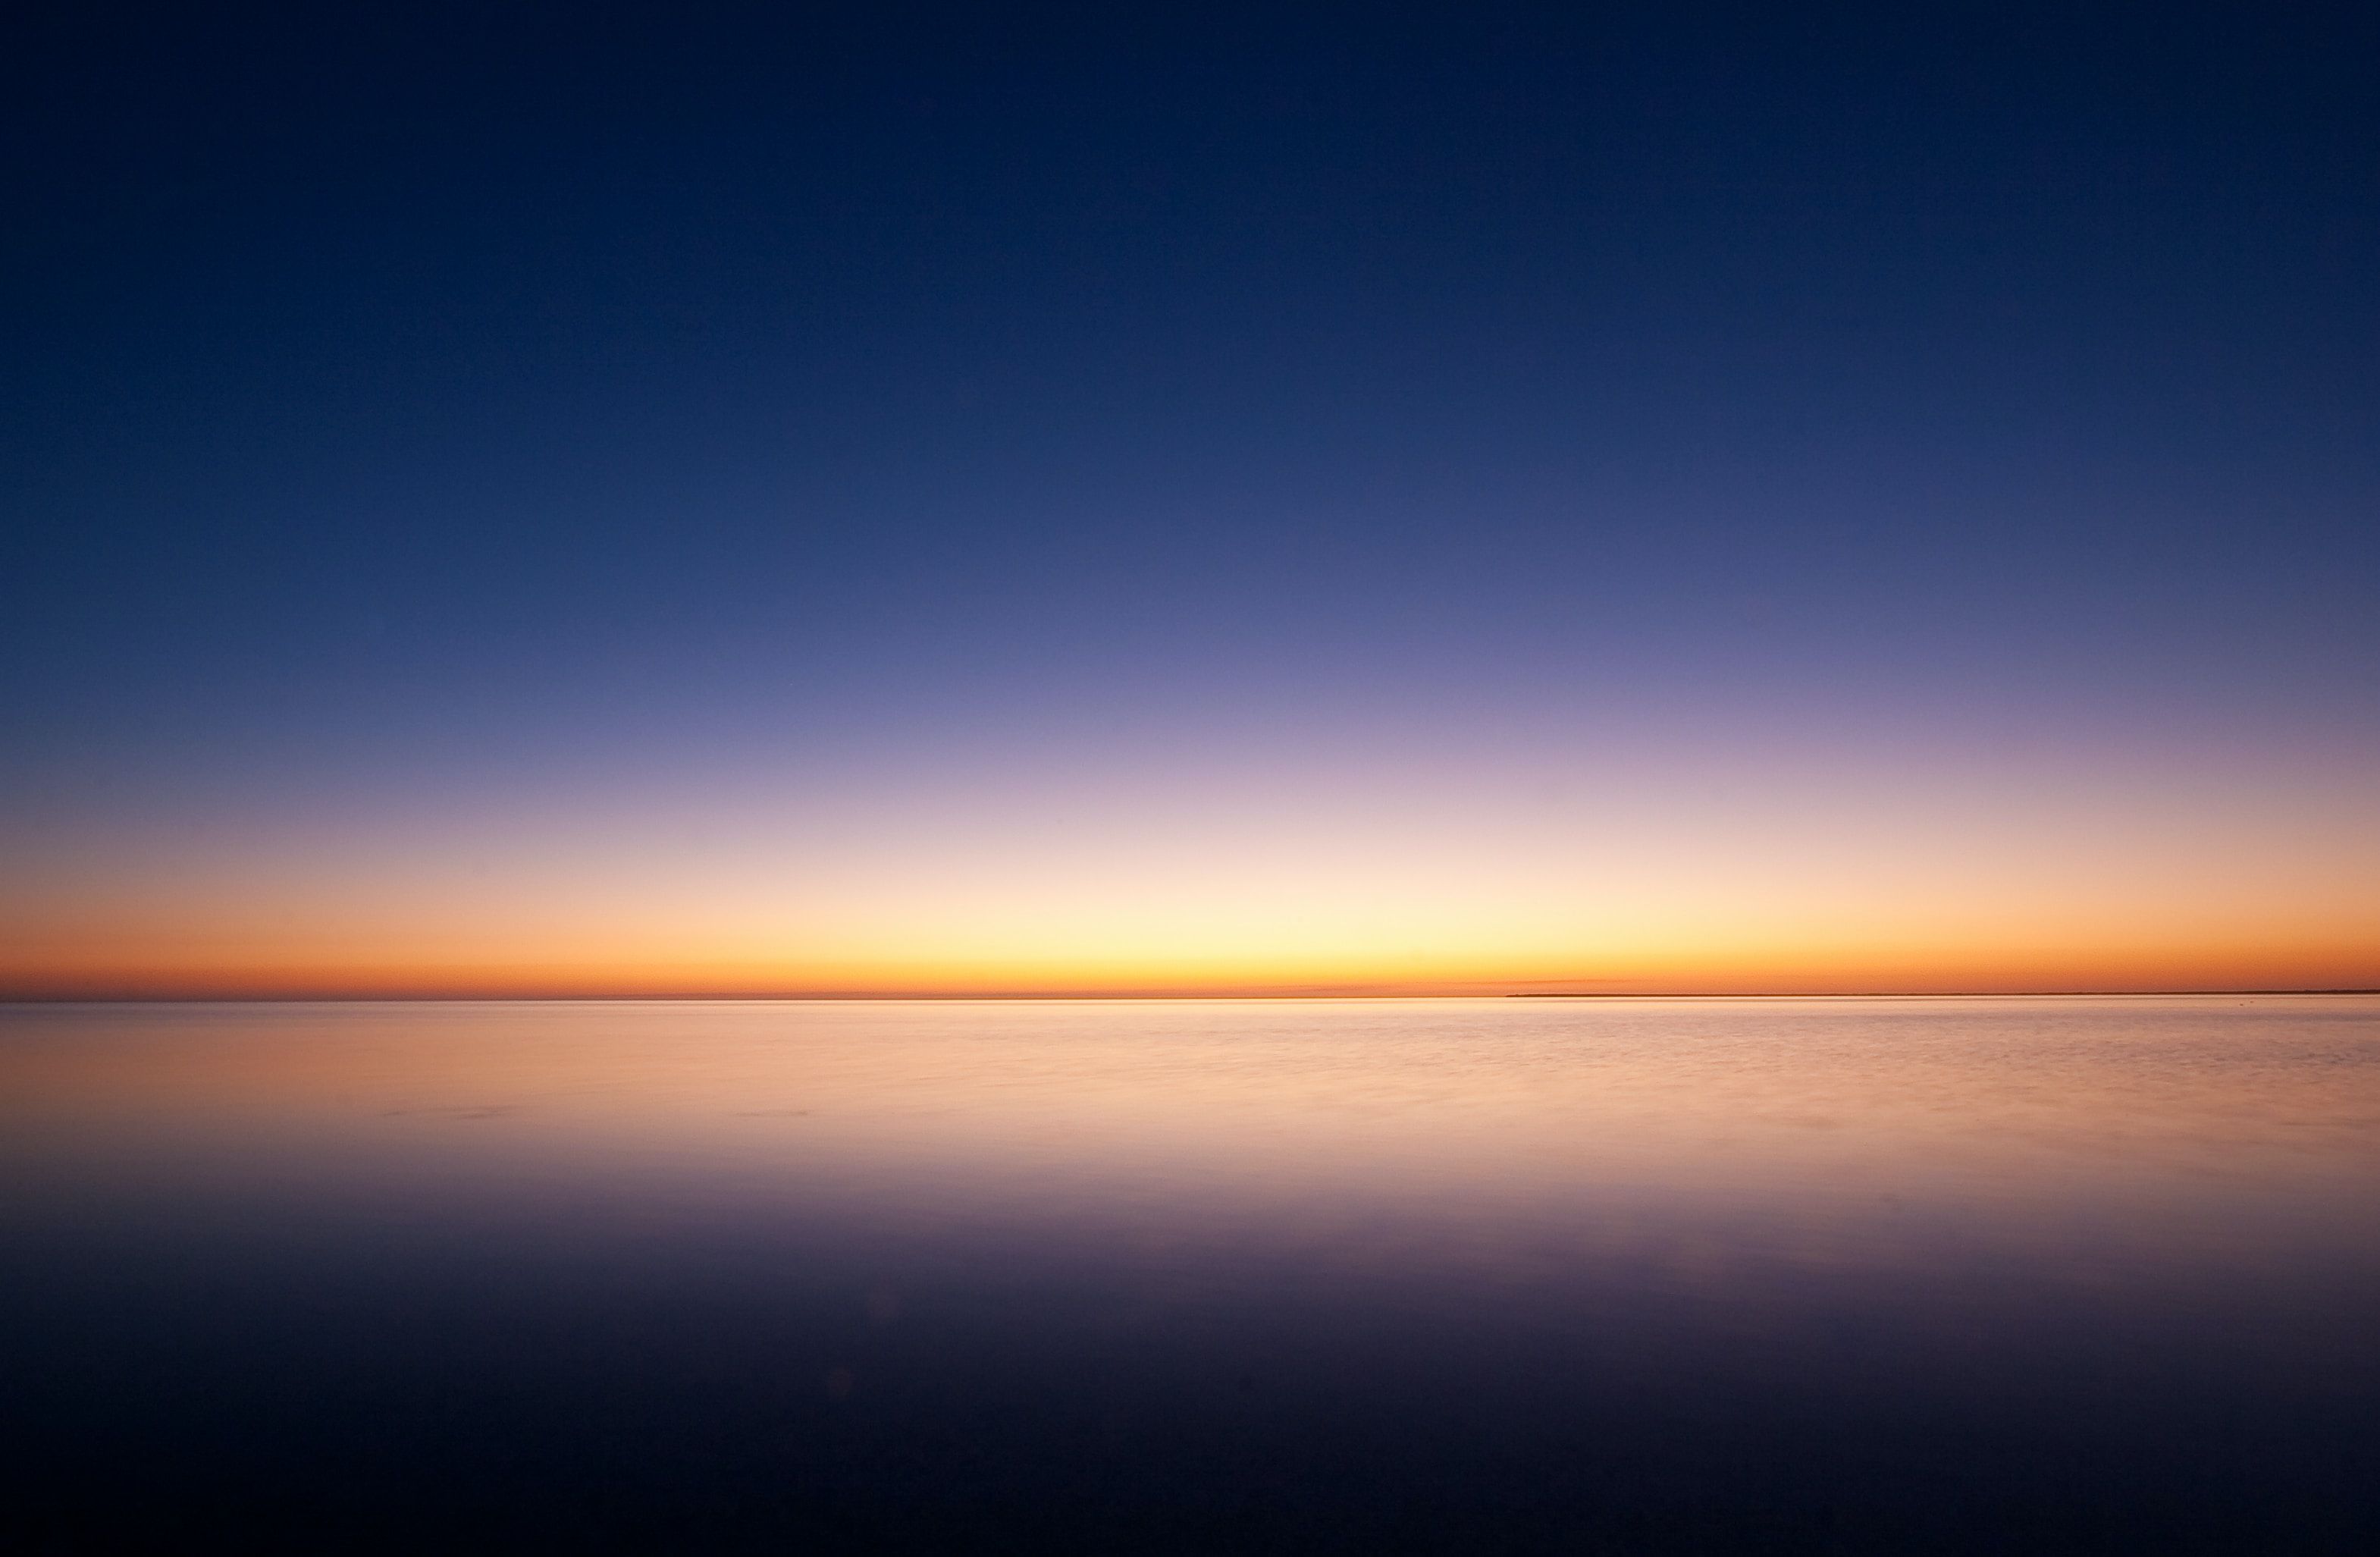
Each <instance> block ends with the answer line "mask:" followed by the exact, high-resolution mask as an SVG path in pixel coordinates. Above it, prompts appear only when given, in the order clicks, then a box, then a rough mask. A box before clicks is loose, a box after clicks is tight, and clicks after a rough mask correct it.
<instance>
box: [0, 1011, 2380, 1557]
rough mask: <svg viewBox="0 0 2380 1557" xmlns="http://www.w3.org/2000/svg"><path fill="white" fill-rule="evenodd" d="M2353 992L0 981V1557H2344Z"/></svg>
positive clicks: (2355, 1116)
mask: <svg viewBox="0 0 2380 1557" xmlns="http://www.w3.org/2000/svg"><path fill="white" fill-rule="evenodd" d="M2375 1192H2380V1001H2375V1000H2373V999H2366V998H2360V997H2290V998H2261V999H2242V998H2240V997H2227V998H2222V999H2212V998H2207V999H2091V1000H1977V1001H1951V1000H1922V1001H1921V1000H1910V1001H1897V1000H1780V1001H1706V1002H1697V1001H1666V1000H1664V1001H1656V1000H1643V1001H1636V1000H1626V1001H1525V1000H1505V1001H1480V1002H1453V1001H1446V1002H1345V1003H1336V1002H1245V1003H1240V1002H1208V1003H1181V1004H1172V1003H1119V1004H1106V1003H1051V1004H1038V1003H1014V1004H708V1003H706V1004H486V1005H473V1004H387V1005H372V1004H347V1005H271V1006H232V1005H203V1006H164V1005H149V1006H18V1007H13V1008H0V1434H5V1438H6V1441H5V1443H0V1451H5V1454H0V1544H15V1545H18V1546H31V1547H34V1548H36V1549H39V1548H42V1547H56V1548H59V1549H65V1550H73V1549H79V1548H82V1547H97V1546H100V1545H103V1544H111V1543H115V1542H118V1541H121V1540H123V1539H128V1538H129V1539H138V1540H141V1541H145V1542H148V1543H151V1544H153V1545H156V1546H158V1547H177V1546H180V1545H183V1544H188V1542H190V1541H191V1540H192V1539H193V1538H195V1537H196V1536H197V1535H199V1534H200V1533H203V1532H211V1531H225V1530H229V1531H235V1532H238V1533H242V1534H244V1535H247V1536H249V1537H250V1538H252V1539H254V1540H256V1541H258V1542H261V1543H264V1544H287V1545H295V1546H320V1545H324V1544H332V1545H338V1546H347V1547H352V1546H357V1545H370V1544H386V1545H390V1546H397V1547H407V1548H418V1547H419V1546H421V1545H424V1544H431V1543H438V1544H447V1543H452V1542H455V1541H456V1540H468V1541H477V1542H481V1543H488V1542H496V1543H504V1544H512V1545H527V1544H531V1543H538V1542H556V1543H561V1544H567V1545H572V1546H577V1547H601V1546H620V1547H634V1548H640V1549H649V1548H654V1547H660V1548H663V1549H681V1550H683V1549H695V1550H703V1549H715V1548H729V1547H739V1546H750V1547H756V1548H757V1547H767V1548H771V1549H774V1550H786V1549H804V1548H807V1549H813V1550H897V1549H918V1548H925V1549H938V1550H1015V1551H1147V1550H1151V1549H1164V1550H1196V1551H1265V1550H1279V1551H1317V1550H1348V1551H1358V1550H1360V1551H1373V1550H1378V1549H1380V1548H1383V1547H1399V1548H1406V1549H1419V1550H1482V1551H1487V1550H1503V1551H1531V1550H1541V1551H1926V1550H1937V1551H2172V1550H2176V1549H2185V1548H2187V1549H2197V1550H2223V1551H2230V1550H2241V1549H2248V1550H2256V1551H2364V1550H2375V1549H2380V1469H2375V1468H2374V1467H2375V1466H2380V1194H2375Z"/></svg>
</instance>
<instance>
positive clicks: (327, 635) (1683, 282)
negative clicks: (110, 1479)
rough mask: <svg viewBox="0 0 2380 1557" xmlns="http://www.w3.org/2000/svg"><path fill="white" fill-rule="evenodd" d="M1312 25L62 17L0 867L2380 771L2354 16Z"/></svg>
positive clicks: (2374, 433)
mask: <svg viewBox="0 0 2380 1557" xmlns="http://www.w3.org/2000/svg"><path fill="white" fill-rule="evenodd" d="M60 9H63V8H60ZM1284 9H1286V8H1283V7H1275V6H1265V7H1255V8H1251V9H1248V10H1246V11H1244V12H1233V11H1231V10H1227V9H1221V8H1216V7H1200V8H1196V9H1195V10H1190V11H1186V12H1184V13H1181V14H1178V15H1173V16H1167V17H1156V18H1151V17H1147V16H1144V15H1141V14H1139V13H1138V12H1136V11H1131V10H1128V9H1119V8H1112V7H1110V8H1093V7H1086V8H1083V9H1080V10H1071V11H1045V10H1033V11H1023V10H1018V11H998V10H997V9H996V8H994V9H991V10H987V9H986V8H980V7H954V8H951V9H948V10H941V9H923V10H894V9H887V8H879V7H867V8H856V9H854V10H852V11H850V12H848V13H840V14H839V13H833V12H826V11H818V12H806V11H804V10H802V9H801V8H798V7H796V8H785V7H754V8H751V9H748V10H735V9H713V8H704V9H699V10H698V11H696V12H692V13H689V12H687V11H686V10H685V9H683V8H680V7H656V8H654V10H653V11H652V12H650V13H649V14H647V15H644V16H641V17H635V16H629V15H626V14H625V13H619V14H614V15H611V16H608V17H602V18H593V19H590V18H589V17H588V16H586V15H583V14H574V13H573V12H572V11H571V10H570V9H568V8H555V9H553V10H552V11H549V12H545V13H542V14H532V13H528V12H503V13H499V14H493V15H492V14H490V13H489V12H487V11H486V10H484V9H481V8H478V7H472V8H454V9H439V8H435V7H425V6H406V7H396V8H392V9H390V10H388V11H386V12H383V13H379V14H371V15H367V14H364V13H359V12H352V11H348V10H346V9H341V10H338V11H336V12H334V13H328V12H326V13H318V14H312V15H297V14H294V13H293V14H284V13H281V12H276V11H273V10H250V11H245V12H243V11H237V10H229V11H212V10H210V11H184V12H182V13H180V14H178V15H176V16H174V17H171V18H161V17H158V16H154V15H150V14H147V13H143V12H140V11H136V10H115V11H108V10H101V11H93V12H77V13H76V14H75V15H73V16H71V17H64V16H60V17H52V18H46V19H44V20H42V21H39V22H37V23H36V24H35V26H34V27H33V28H32V29H31V30H30V31H27V32H23V33H20V34H19V35H18V40H17V43H16V44H15V45H14V46H12V49H11V50H10V53H11V55H12V59H11V61H10V62H9V63H8V64H7V65H6V67H5V68H6V73H7V79H6V82H5V83H0V100H5V103H6V107H5V109H0V112H5V114H6V125H5V138H4V139H5V143H6V148H7V151H6V157H7V164H6V181H7V209H8V212H9V219H8V222H7V224H6V229H7V237H6V260H5V264H6V272H5V288H4V289H0V291H4V293H5V302H0V310H5V314H0V318H5V335H0V352H5V362H6V374H5V386H6V396H7V398H6V416H5V431H0V483H5V485H0V493H5V502H6V536H5V541H0V546H5V550H0V656H4V657H5V659H0V664H5V672H6V674H5V675H0V737H5V742H6V749H7V757H6V763H5V766H0V785H6V786H7V789H8V791H9V792H10V793H11V794H13V795H14V796H15V799H14V800H13V801H12V802H11V804H12V805H14V806H17V807H18V808H20V811H21V814H31V813H32V812H34V811H41V810H43V809H47V808H49V807H51V806H53V805H55V804H66V805H68V806H69V807H70V808H71V807H73V806H79V805H82V804H84V803H85V802H86V801H90V797H93V796H104V795H107V794H118V795H120V796H121V797H122V798H121V800H120V802H119V803H120V804H122V805H124V806H126V807H139V806H152V807H154V806H158V805H164V804H168V803H170V802H173V801H174V800H175V797H177V796H180V797H188V795H190V794H196V793H199V792H200V791H202V790H205V789H207V788H208V787H209V786H223V787H225V788H228V789H232V790H241V791H245V792H246V793H249V795H250V796H252V797H260V796H261V797H271V796H276V795H280V794H283V793H284V792H302V791H303V790H304V789H305V788H306V787H307V786H308V785H335V784H358V783H364V782H366V780H365V779H363V778H362V777H359V776H358V775H363V774H373V773H376V774H382V775H387V774H395V775H397V776H396V777H395V778H393V779H390V780H389V781H388V782H392V783H396V784H399V785H412V784H418V783H423V782H436V780H437V775H439V774H447V775H452V774H453V773H455V772H474V771H480V770H487V771H497V770H504V769H507V768H508V767H509V768H515V769H518V770H519V771H521V772H534V771H538V770H540V768H541V767H543V768H553V769H556V770H569V769H573V768H582V769H583V768H585V767H588V766H589V765H592V766H598V767H600V766H602V765H605V764H611V765H613V766H623V765H625V766H629V767H634V766H637V765H638V764H643V765H646V766H650V765H651V764H653V763H654V762H656V761H661V762H662V763H663V764H664V765H666V761H667V759H666V758H662V759H657V758H655V756H654V755H653V753H654V752H655V751H656V750H664V751H677V752H681V753H685V754H686V758H685V760H688V761H696V760H705V758H704V754H706V753H709V754H711V755H712V756H717V755H718V754H720V753H722V752H726V751H729V750H731V749H732V750H738V751H748V750H752V749H774V748H780V747H788V746H791V747H798V746H801V745H802V744H803V743H806V742H807V743H810V744H812V745H818V746H834V745H836V744H837V743H841V744H842V745H843V746H845V747H851V748H866V749H868V750H872V751H876V752H878V753H879V754H880V756H881V757H882V760H885V761H889V762H895V763H897V762H901V761H914V762H930V761H932V760H934V753H935V751H936V750H937V749H938V748H941V747H942V746H944V745H945V744H947V743H949V742H952V741H955V740H960V739H962V738H965V737H968V736H969V733H970V732H972V733H974V734H975V735H976V736H980V735H981V733H982V732H983V731H985V730H986V729H1001V730H1006V731H1008V732H1011V733H1012V734H1013V735H1014V736H1015V738H1017V739H1020V740H1036V741H1051V742H1059V743H1063V742H1065V741H1069V740H1074V741H1081V742H1088V743H1093V744H1096V743H1097V742H1099V741H1100V740H1103V739H1111V738H1120V737H1119V736H1118V735H1117V733H1118V732H1120V731H1132V730H1141V731H1147V730H1149V729H1163V728H1166V727H1169V726H1176V727H1180V728H1197V729H1212V728H1223V727H1231V728H1238V729H1242V730H1243V733H1244V734H1245V730H1246V729H1250V728H1258V727H1269V728H1274V729H1290V728H1296V727H1301V726H1305V727H1311V726H1315V725H1318V724H1328V723H1329V722H1330V721H1331V720H1333V719H1346V720H1353V721H1355V722H1357V723H1363V722H1366V721H1369V722H1371V723H1373V724H1380V725H1385V726H1387V727H1390V728H1406V729H1407V730H1408V734H1409V735H1411V736H1412V738H1413V739H1415V740H1422V741H1426V740H1427V739H1432V738H1439V736H1438V735H1436V734H1433V732H1441V733H1443V736H1444V738H1461V737H1462V736H1463V735H1464V733H1466V732H1470V731H1473V730H1474V729H1475V727H1476V726H1477V725H1479V724H1482V723H1486V724H1493V723H1495V722H1496V721H1497V720H1499V719H1517V720H1526V719H1530V718H1540V717H1550V718H1555V719H1560V718H1562V717H1566V716H1573V715H1574V716H1576V717H1580V718H1585V717H1588V716H1589V715H1590V714H1592V713H1594V712H1596V711H1598V710H1600V711H1605V712H1608V711H1609V710H1610V709H1612V708H1615V707H1620V706H1622V705H1625V706H1628V707H1632V708H1638V709H1643V708H1668V709H1670V710H1672V711H1683V712H1682V714H1681V715H1680V717H1682V718H1683V719H1684V720H1685V721H1686V722H1687V723H1692V722H1693V721H1694V719H1696V718H1704V719H1708V720H1711V721H1719V722H1724V721H1726V720H1729V719H1736V718H1745V717H1752V716H1755V715H1756V714H1758V713H1760V712H1762V711H1767V712H1770V713H1776V712H1778V711H1779V710H1782V711H1784V712H1785V713H1786V714H1787V715H1790V716H1791V717H1795V718H1802V719H1806V720H1809V721H1812V722H1814V723H1815V725H1816V726H1818V727H1825V725H1826V724H1827V721H1828V719H1830V718H1831V719H1834V720H1836V721H1837V722H1838V723H1839V724H1842V723H1847V724H1854V725H1870V724H1872V725H1890V724H1896V723H1905V722H1908V721H1917V722H1920V723H1924V722H1934V723H1942V724H1958V723H1959V722H1961V721H1982V722H1983V723H1984V724H1985V725H1990V724H1992V722H1993V721H1995V720H1998V721H2001V722H2002V723H2004V724H2009V725H2010V727H2018V726H2022V725H2024V724H2026V723H2027V722H2028V721H2031V722H2034V723H2040V722H2045V721H2046V722H2047V723H2048V724H2053V725H2055V726H2057V727H2058V728H2061V729H2067V730H2086V729H2092V728H2107V727H2110V726H2114V727H2124V726H2127V724H2128V723H2129V724H2130V725H2131V726H2134V727H2136V728H2137V730H2145V731H2149V732H2152V733H2154V732H2155V731H2157V730H2159V729H2163V730H2166V731H2168V733H2173V734H2175V735H2176V738H2188V739H2221V740H2238V741H2259V740H2285V741H2286V740H2305V741H2310V742H2313V743H2316V744H2320V743H2321V742H2322V741H2324V740H2325V739H2328V738H2329V737H2330V736H2338V735H2342V734H2343V735H2344V736H2346V737H2347V738H2348V745H2349V747H2350V748H2352V749H2354V750H2359V751H2368V750H2369V749H2370V748H2371V745H2372V742H2373V739H2374V734H2375V731H2374V725H2375V720H2380V716H2375V713H2374V707H2375V699H2380V670H2375V667H2380V612H2375V611H2374V609H2373V605H2372V602H2373V601H2374V598H2375V586H2380V524H2375V515H2376V514H2380V198H2375V197H2380V107H2375V103H2380V93H2375V92H2374V91H2372V90H2371V81H2370V74H2371V67H2372V65H2373V62H2374V60H2375V59H2380V47H2376V46H2375V45H2380V27H2375V24H2374V19H2373V18H2372V17H2371V16H2370V15H2368V14H2367V15H2365V16H2362V17H2360V18H2359V17H2355V16H2353V15H2351V14H2350V13H2351V10H2352V8H2350V7H2331V8H2326V9H2324V8H2317V9H2316V10H2311V11H2306V12H2301V13H2295V14H2291V15H2286V16H2280V17H2276V16H2273V15H2269V14H2266V13H2265V11H2264V10H2263V9H2262V8H2258V7H2247V6H2240V7H2229V8H2224V9H2195V10H2193V9H2188V8H2176V7H2141V8H2138V9H2104V10H2096V11H2094V10H2092V9H2091V8H2088V7H2083V8H2081V10H2080V11H2079V12H2078V10H2077V8H2073V7H2055V8H2045V9H2043V10H2041V11H2038V12H2033V13H2028V12H2023V11H2021V10H2018V9H2015V8H2011V7H2007V6H1994V7H1978V8H1975V9H1973V10H1958V11H1953V12H1949V13H1942V12H1937V11H1936V10H1934V9H1933V8H1930V7H1891V8H1879V9H1876V10H1875V11H1871V12H1865V13H1863V12H1860V11H1858V10H1855V9H1852V8H1841V9H1827V8H1820V9H1824V10H1827V14H1824V15H1810V14H1803V13H1802V12H1800V11H1797V10H1794V9H1792V8H1779V7H1745V8H1741V9H1730V8H1719V9H1709V10H1701V11H1693V10H1685V9H1681V8H1679V7H1675V6H1660V7H1644V8H1641V9H1638V10H1635V11H1633V12H1619V11H1613V12H1608V13H1587V14H1582V15H1576V16H1571V17H1567V18H1565V17H1560V16H1548V15H1545V14H1541V13H1538V12H1535V11H1531V10H1513V11H1508V12H1498V11H1496V10H1494V9H1493V8H1488V7H1477V6H1464V7H1445V8H1442V9H1438V10H1435V11H1420V10H1390V9H1387V8H1383V7H1378V6H1363V7H1346V8H1339V9H1326V8H1318V7H1305V8H1296V10H1295V14H1294V15H1284V14H1283V11H1284ZM2083 13H2087V14H2083ZM2325 732H2327V734H2325ZM987 738H988V737H987ZM91 803H94V804H95V803H97V802H95V801H93V802H91Z"/></svg>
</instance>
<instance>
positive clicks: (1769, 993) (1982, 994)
mask: <svg viewBox="0 0 2380 1557" xmlns="http://www.w3.org/2000/svg"><path fill="white" fill-rule="evenodd" d="M2226 995H2253V996H2280V995H2380V986H2368V987H2367V986H2339V987H2290V988H2194V989H2185V988H2177V989H2087V988H2082V989H2078V988H2067V989H2021V990H2006V989H2002V990H1906V989H1843V990H1697V989H1673V990H1508V991H1499V992H1489V993H1477V992H1474V993H1463V992H1437V993H1416V992H1413V991H1379V990H1311V989H1308V990H1288V991H1280V990H1275V991H1213V990H1207V991H1164V990H1129V991H1080V990H1075V991H928V992H917V991H909V992H887V991H824V992H818V991H812V992H802V993H787V992H784V991H715V990H710V991H637V992H630V993H617V992H614V993H589V992H584V991H580V992H565V991H553V992H545V993H520V992H509V993H483V992H482V993H475V992H470V991H433V992H422V991H404V992H391V991H348V992H345V993H322V992H314V993H289V992H245V993H205V994H196V993H194V994H158V993H144V994H121V993H118V994H98V993H86V994H4V993H0V1005H398V1004H423V1005H430V1004H449V1005H452V1004H524V1005H528V1004H590V1005H592V1004H625V1003H630V1002H650V1003H652V1004H693V1003H698V1002H719V1003H740V1004H763V1003H766V1004H929V1003H938V1004H987V1003H993V1002H1013V1003H1029V1002H1057V1001H1086V1002H1092V1001H1177V1002H1178V1001H1201V1000H1211V1001H1257V1000H1264V1001H1297V1000H1317V1001H1320V1000H1380V1001H1388V1000H2042V999H2073V1000H2080V999H2095V1000H2104V999H2141V1000H2152V999H2161V998H2173V997H2176V996H2201V997H2206V998H2213V997H2216V996H2226Z"/></svg>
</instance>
